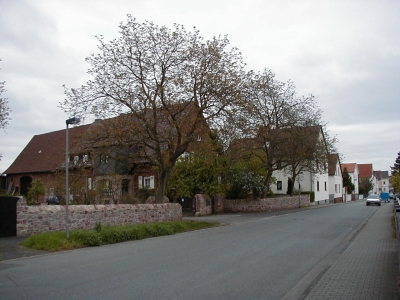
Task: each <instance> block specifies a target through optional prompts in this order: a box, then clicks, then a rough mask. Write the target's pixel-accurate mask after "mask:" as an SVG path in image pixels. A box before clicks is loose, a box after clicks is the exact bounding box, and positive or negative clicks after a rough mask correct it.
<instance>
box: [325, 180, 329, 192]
mask: <svg viewBox="0 0 400 300" xmlns="http://www.w3.org/2000/svg"><path fill="white" fill-rule="evenodd" d="M327 190H328V189H327V185H326V181H325V191H327Z"/></svg>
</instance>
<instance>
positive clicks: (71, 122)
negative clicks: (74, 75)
mask: <svg viewBox="0 0 400 300" xmlns="http://www.w3.org/2000/svg"><path fill="white" fill-rule="evenodd" d="M80 121H81V119H79V118H75V117H74V118H71V119H68V120H66V121H65V123H66V124H67V130H66V131H65V135H66V142H65V190H66V192H65V194H66V195H65V231H66V235H67V239H69V222H68V202H69V186H68V185H69V182H68V176H69V162H68V158H69V150H68V125H76V124H79V122H80Z"/></svg>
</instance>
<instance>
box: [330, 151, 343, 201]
mask: <svg viewBox="0 0 400 300" xmlns="http://www.w3.org/2000/svg"><path fill="white" fill-rule="evenodd" d="M328 174H329V179H328V186H329V202H334V203H338V202H343V177H342V169H341V168H340V159H339V155H338V154H337V153H334V154H329V166H328Z"/></svg>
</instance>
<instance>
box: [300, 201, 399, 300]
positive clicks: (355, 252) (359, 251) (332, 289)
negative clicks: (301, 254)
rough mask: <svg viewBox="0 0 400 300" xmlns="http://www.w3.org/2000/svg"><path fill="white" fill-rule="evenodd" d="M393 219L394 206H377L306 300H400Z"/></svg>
mask: <svg viewBox="0 0 400 300" xmlns="http://www.w3.org/2000/svg"><path fill="white" fill-rule="evenodd" d="M370 208H371V209H375V207H370ZM392 216H393V205H382V206H381V207H377V208H376V212H375V213H374V215H373V216H372V217H371V218H370V219H369V220H368V222H367V223H366V225H365V226H364V228H363V229H362V230H361V231H360V232H359V234H358V235H357V236H356V237H355V239H354V240H353V241H352V242H351V243H350V244H349V246H348V248H346V249H345V250H344V251H343V253H341V254H340V255H339V258H338V259H337V260H336V261H335V262H334V263H333V264H332V266H331V267H330V268H329V269H328V270H327V271H326V272H325V274H324V275H323V276H322V277H321V279H320V280H319V281H318V282H317V283H316V285H315V286H314V287H313V288H312V289H311V291H310V293H309V294H308V295H307V297H306V298H305V299H306V300H314V299H318V300H320V299H335V300H336V299H362V300H366V299H374V300H377V299H382V300H389V299H399V296H398V291H397V275H398V259H397V240H396V239H395V238H393V237H392V233H393V231H394V229H393V228H392V222H391V220H392Z"/></svg>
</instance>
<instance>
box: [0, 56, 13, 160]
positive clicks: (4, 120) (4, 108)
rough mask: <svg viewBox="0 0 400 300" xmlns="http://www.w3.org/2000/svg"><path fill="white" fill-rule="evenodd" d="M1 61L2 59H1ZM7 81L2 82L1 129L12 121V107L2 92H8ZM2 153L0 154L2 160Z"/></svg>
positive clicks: (0, 101)
mask: <svg viewBox="0 0 400 300" xmlns="http://www.w3.org/2000/svg"><path fill="white" fill-rule="evenodd" d="M0 61H1V59H0ZM5 83H6V82H5V81H2V82H0V129H3V128H6V126H7V125H8V122H9V121H10V112H11V110H10V107H9V106H8V100H7V98H3V97H2V94H3V93H5V92H6V89H5V88H4V86H5ZM1 157H2V155H1V154H0V160H1Z"/></svg>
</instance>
